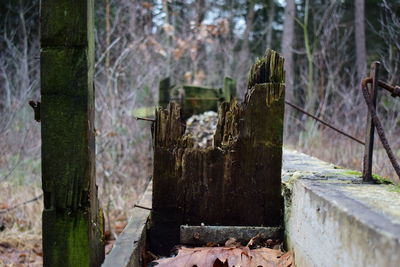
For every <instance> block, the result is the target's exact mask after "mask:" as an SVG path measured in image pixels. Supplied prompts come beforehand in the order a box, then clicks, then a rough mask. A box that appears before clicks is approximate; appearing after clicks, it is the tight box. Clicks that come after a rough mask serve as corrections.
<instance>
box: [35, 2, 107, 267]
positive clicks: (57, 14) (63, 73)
mask: <svg viewBox="0 0 400 267" xmlns="http://www.w3.org/2000/svg"><path fill="white" fill-rule="evenodd" d="M93 14H94V2H93V0H82V1H70V0H58V1H52V0H42V1H41V21H40V30H41V64H40V65H41V110H40V112H41V116H40V117H41V123H42V182H43V192H44V210H43V254H44V255H43V256H44V266H100V264H101V263H102V262H103V259H104V238H103V234H104V233H103V228H104V227H103V225H104V223H103V221H104V219H103V217H102V212H101V210H100V208H99V204H98V199H97V186H96V178H95V136H94V88H93V72H94V37H93V31H94V18H93Z"/></svg>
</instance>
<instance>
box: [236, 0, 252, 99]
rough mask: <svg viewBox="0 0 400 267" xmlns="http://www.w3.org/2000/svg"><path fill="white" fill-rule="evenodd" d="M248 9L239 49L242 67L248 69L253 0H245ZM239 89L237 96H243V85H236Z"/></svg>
mask: <svg viewBox="0 0 400 267" xmlns="http://www.w3.org/2000/svg"><path fill="white" fill-rule="evenodd" d="M247 5H248V9H247V15H246V28H245V30H244V32H243V48H242V51H241V55H240V58H241V62H242V64H243V65H244V69H248V68H249V66H250V60H251V59H250V55H251V53H250V42H249V37H250V32H251V31H252V29H253V20H254V15H255V11H254V1H247ZM238 88H239V91H238V94H239V98H241V97H243V96H244V93H245V91H244V88H245V87H243V86H241V85H239V86H238Z"/></svg>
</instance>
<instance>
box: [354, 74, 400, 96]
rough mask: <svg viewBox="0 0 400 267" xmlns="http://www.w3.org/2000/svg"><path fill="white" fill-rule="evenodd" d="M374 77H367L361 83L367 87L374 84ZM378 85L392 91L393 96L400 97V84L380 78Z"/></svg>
mask: <svg viewBox="0 0 400 267" xmlns="http://www.w3.org/2000/svg"><path fill="white" fill-rule="evenodd" d="M372 83H373V79H372V78H371V77H367V78H365V79H363V80H362V82H361V85H362V86H363V87H367V85H368V84H372ZM378 85H379V86H380V87H382V88H383V89H385V90H386V91H388V92H390V93H391V95H392V97H397V96H399V97H400V86H399V85H390V84H388V83H386V82H384V81H381V80H378Z"/></svg>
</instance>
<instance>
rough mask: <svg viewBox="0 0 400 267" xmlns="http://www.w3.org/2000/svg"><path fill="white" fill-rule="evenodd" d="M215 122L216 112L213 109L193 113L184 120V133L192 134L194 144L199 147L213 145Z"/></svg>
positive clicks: (216, 118) (216, 121) (216, 119)
mask: <svg viewBox="0 0 400 267" xmlns="http://www.w3.org/2000/svg"><path fill="white" fill-rule="evenodd" d="M217 123H218V113H216V112H214V111H206V112H204V113H202V114H198V115H193V116H192V117H190V118H189V119H188V120H187V121H186V132H185V134H190V135H192V137H193V139H194V143H195V145H197V146H199V147H201V148H205V147H210V146H213V138H214V133H215V130H216V128H217Z"/></svg>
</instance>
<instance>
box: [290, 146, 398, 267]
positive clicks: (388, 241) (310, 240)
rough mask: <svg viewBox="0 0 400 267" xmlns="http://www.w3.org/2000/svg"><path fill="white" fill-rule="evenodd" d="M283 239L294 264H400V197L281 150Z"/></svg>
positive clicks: (390, 189)
mask: <svg viewBox="0 0 400 267" xmlns="http://www.w3.org/2000/svg"><path fill="white" fill-rule="evenodd" d="M283 177H284V181H285V182H284V191H283V192H284V197H285V206H286V210H285V235H286V239H287V245H288V248H289V249H291V250H293V251H294V253H295V259H296V266H300V267H301V266H307V267H308V266H327V267H329V266H346V267H351V266H385V267H390V266H393V267H395V266H400V253H399V251H400V194H399V193H397V192H394V189H395V188H394V187H393V186H388V185H370V184H360V183H361V179H360V178H359V177H358V175H357V173H356V172H352V171H348V170H342V169H337V168H335V167H334V166H332V165H329V164H327V163H324V162H322V161H319V160H317V159H315V158H312V157H309V156H306V155H304V154H301V153H296V152H292V151H285V157H284V172H283Z"/></svg>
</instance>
